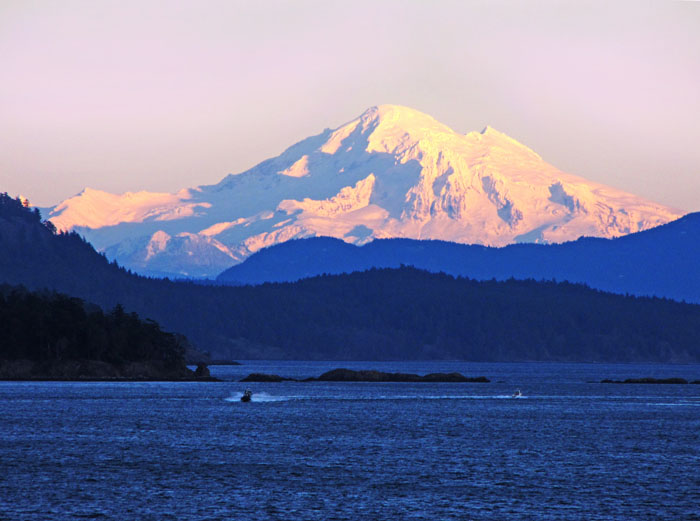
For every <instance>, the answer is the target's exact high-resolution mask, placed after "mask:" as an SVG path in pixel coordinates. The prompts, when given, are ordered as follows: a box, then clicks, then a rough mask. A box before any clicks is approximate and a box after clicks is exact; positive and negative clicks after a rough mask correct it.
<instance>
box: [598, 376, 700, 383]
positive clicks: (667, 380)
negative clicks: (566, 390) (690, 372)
mask: <svg viewBox="0 0 700 521" xmlns="http://www.w3.org/2000/svg"><path fill="white" fill-rule="evenodd" d="M600 383H602V384H687V383H688V380H686V379H685V378H649V377H647V378H627V379H626V380H609V379H606V380H601V382H600ZM691 383H694V384H695V383H700V380H695V381H694V382H691Z"/></svg>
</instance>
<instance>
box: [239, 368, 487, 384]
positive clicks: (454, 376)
mask: <svg viewBox="0 0 700 521" xmlns="http://www.w3.org/2000/svg"><path fill="white" fill-rule="evenodd" d="M284 381H293V382H411V383H413V382H426V383H439V382H444V383H489V382H490V380H489V379H488V378H486V377H485V376H477V377H474V378H469V377H466V376H464V375H462V374H460V373H430V374H426V375H425V376H420V375H417V374H411V373H385V372H382V371H374V370H363V371H353V370H351V369H333V370H332V371H328V372H326V373H323V374H322V375H321V376H319V377H318V378H305V379H303V380H296V379H294V378H284V377H282V376H278V375H275V374H264V373H252V374H249V375H248V376H246V377H245V378H243V379H242V380H241V382H284Z"/></svg>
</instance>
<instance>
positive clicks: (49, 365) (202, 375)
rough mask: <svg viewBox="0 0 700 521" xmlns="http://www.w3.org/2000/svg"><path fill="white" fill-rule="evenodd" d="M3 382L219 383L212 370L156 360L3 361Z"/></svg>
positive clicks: (0, 372) (0, 367) (0, 362)
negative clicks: (111, 361)
mask: <svg viewBox="0 0 700 521" xmlns="http://www.w3.org/2000/svg"><path fill="white" fill-rule="evenodd" d="M0 380H65V381H74V380H75V381H103V380H106V381H204V382H207V381H209V382H216V381H219V380H218V378H214V377H213V376H211V375H210V373H209V368H208V367H207V366H206V365H204V364H200V365H199V366H198V367H197V370H196V371H191V370H189V369H188V368H187V367H186V366H184V365H180V366H168V365H167V364H164V363H160V362H157V361H137V362H128V363H124V364H112V363H108V362H104V361H101V360H75V359H74V360H63V361H60V362H55V361H51V362H37V361H32V360H28V359H19V360H0Z"/></svg>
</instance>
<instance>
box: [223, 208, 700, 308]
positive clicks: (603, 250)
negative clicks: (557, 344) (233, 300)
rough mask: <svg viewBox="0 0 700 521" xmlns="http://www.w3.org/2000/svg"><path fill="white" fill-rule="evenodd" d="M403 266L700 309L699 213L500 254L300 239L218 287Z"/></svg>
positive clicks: (255, 258)
mask: <svg viewBox="0 0 700 521" xmlns="http://www.w3.org/2000/svg"><path fill="white" fill-rule="evenodd" d="M402 264H403V265H407V266H415V267H416V268H420V269H424V270H428V271H431V272H444V273H448V274H451V275H461V276H466V277H470V278H473V279H478V280H490V279H494V278H495V279H497V280H505V279H509V278H511V277H512V278H516V279H535V280H558V281H564V280H566V281H570V282H580V283H585V284H587V285H589V286H591V287H593V288H597V289H601V290H604V291H611V292H614V293H621V294H631V295H640V296H644V295H646V296H658V297H667V298H671V299H675V300H680V301H686V302H696V303H700V213H692V214H688V215H686V216H684V217H682V218H681V219H678V220H676V221H673V222H671V223H668V224H665V225H663V226H659V227H657V228H653V229H651V230H646V231H643V232H639V233H635V234H631V235H626V236H624V237H619V238H616V239H598V238H589V237H586V238H581V239H579V240H577V241H572V242H567V243H563V244H549V245H542V244H514V245H511V246H506V247H503V248H489V247H485V246H476V245H464V244H455V243H451V242H443V241H419V240H411V239H379V240H375V241H373V242H371V243H368V244H366V245H364V246H361V247H357V246H353V245H351V244H347V243H345V242H343V241H341V240H338V239H332V238H327V237H319V238H312V239H300V240H295V241H289V242H286V243H283V244H278V245H276V246H272V247H270V248H266V249H264V250H261V251H259V252H257V253H256V254H254V255H252V256H251V257H249V258H248V259H247V260H246V261H245V262H243V263H242V264H239V265H237V266H234V267H232V268H230V269H228V270H226V271H224V272H223V273H222V274H221V275H219V277H218V278H217V281H218V282H222V283H226V284H234V285H242V284H261V283H264V282H288V281H295V280H299V279H302V278H306V277H313V276H315V275H320V274H324V273H327V274H339V273H350V272H354V271H362V270H366V269H369V268H388V267H399V266H400V265H402Z"/></svg>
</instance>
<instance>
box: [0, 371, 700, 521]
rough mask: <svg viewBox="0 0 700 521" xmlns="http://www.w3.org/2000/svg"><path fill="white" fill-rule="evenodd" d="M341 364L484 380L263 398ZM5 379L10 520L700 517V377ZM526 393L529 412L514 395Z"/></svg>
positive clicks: (321, 388)
mask: <svg viewBox="0 0 700 521" xmlns="http://www.w3.org/2000/svg"><path fill="white" fill-rule="evenodd" d="M336 367H349V368H354V369H379V370H385V371H402V372H415V373H422V374H424V373H428V372H437V371H459V372H462V373H463V374H465V375H467V376H481V375H484V376H487V377H488V378H490V379H491V381H492V382H491V383H489V384H425V383H423V384H409V383H374V384H373V383H318V382H315V383H296V382H285V383H267V384H248V387H250V388H251V389H252V390H253V392H254V396H253V401H252V402H251V403H247V404H246V403H241V402H240V399H239V398H240V396H241V393H242V391H243V390H244V389H245V388H246V384H242V383H238V382H237V381H236V380H239V379H240V378H242V377H243V376H245V375H247V374H248V373H251V372H268V373H276V374H280V375H283V376H290V377H308V376H318V375H320V374H321V373H323V372H324V371H326V370H329V369H333V368H336ZM211 369H212V374H214V375H215V376H219V377H220V378H223V379H225V380H226V381H224V382H220V383H98V382H92V383H90V382H0V519H3V520H4V519H11V520H14V519H17V520H39V519H41V520H44V519H51V520H59V519H115V520H117V519H118V520H124V519H144V520H150V519H152V520H160V519H178V520H189V519H193V520H194V519H197V520H199V519H211V520H215V519H242V520H247V519H284V520H288V519H310V520H314V519H319V520H321V519H322V520H331V519H334V520H344V519H348V520H358V519H368V520H370V519H371V520H383V519H387V520H388V519H392V520H394V519H429V520H447V519H460V520H461V519H474V520H486V519H488V520H491V519H493V520H509V519H518V520H521V519H524V520H528V519H533V520H554V519H557V520H559V519H561V520H598V519H606V520H607V519H615V520H618V519H619V520H636V519H640V520H641V519H649V520H651V519H654V520H656V519H673V520H676V519H677V520H687V519H700V385H611V384H600V383H596V382H598V381H600V380H601V379H603V378H615V379H624V378H630V377H643V376H653V377H671V376H674V377H683V378H686V379H689V380H694V379H700V365H677V366H673V365H664V366H658V365H654V366H651V365H582V364H572V365H569V364H473V363H462V362H429V363H427V362H421V363H419V362H415V363H400V362H395V363H375V362H353V363H338V362H246V363H245V365H241V366H218V367H212V368H211ZM516 388H519V389H521V390H522V393H523V395H524V396H523V397H522V398H512V397H511V394H512V393H513V391H514V390H515V389H516Z"/></svg>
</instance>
